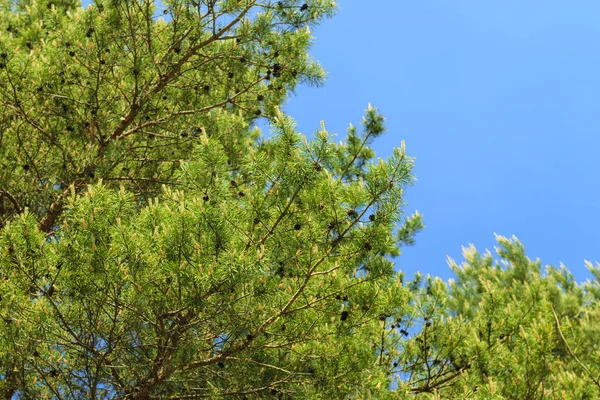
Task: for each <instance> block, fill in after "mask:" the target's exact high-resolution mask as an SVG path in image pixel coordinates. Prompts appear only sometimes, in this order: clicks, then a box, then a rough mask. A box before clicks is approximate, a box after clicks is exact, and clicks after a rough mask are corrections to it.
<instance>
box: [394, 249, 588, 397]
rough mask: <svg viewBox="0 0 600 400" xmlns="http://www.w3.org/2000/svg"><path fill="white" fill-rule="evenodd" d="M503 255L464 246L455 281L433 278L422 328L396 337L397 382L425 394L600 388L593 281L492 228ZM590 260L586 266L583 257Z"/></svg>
mask: <svg viewBox="0 0 600 400" xmlns="http://www.w3.org/2000/svg"><path fill="white" fill-rule="evenodd" d="M497 240H498V242H499V244H500V247H499V248H498V249H497V252H498V255H499V256H500V257H501V262H496V261H494V260H493V257H492V255H491V253H489V252H488V253H486V254H483V255H482V254H480V253H478V252H477V251H476V250H475V248H474V247H472V246H471V247H469V248H465V249H464V250H463V254H464V257H465V262H464V263H462V264H461V265H458V264H456V263H455V262H454V261H452V260H451V261H450V266H451V268H452V269H453V270H454V272H455V274H456V280H451V281H450V283H449V285H445V284H443V283H442V282H440V281H439V280H434V279H430V280H429V282H428V283H427V286H426V289H425V290H422V289H421V290H422V294H421V295H420V296H418V297H417V300H416V304H415V305H416V307H415V309H416V310H419V312H418V313H417V314H416V317H417V318H416V320H417V322H418V323H420V324H421V327H420V329H419V331H418V332H417V333H416V334H415V335H413V336H412V337H410V338H407V339H406V340H404V341H403V342H402V343H400V344H399V352H398V359H399V360H398V361H397V363H398V365H399V368H398V370H397V372H398V375H397V379H398V380H397V385H398V387H399V390H400V391H403V392H404V393H412V394H416V395H420V396H423V397H426V398H449V399H450V398H451V399H454V398H468V399H495V398H498V399H504V398H510V399H521V398H526V399H536V398H544V399H546V398H549V399H564V398H570V399H571V398H572V399H592V398H597V397H598V396H599V395H600V390H599V389H600V385H599V384H598V378H597V377H598V376H599V374H600V364H599V363H598V361H599V359H598V356H599V355H600V351H599V349H598V345H597V341H596V339H595V338H597V337H598V335H599V334H600V331H599V328H598V327H599V326H600V324H599V322H600V320H599V319H598V318H599V314H598V300H597V297H596V296H595V294H594V288H595V287H597V285H598V283H597V281H594V282H588V283H586V284H583V285H578V284H577V283H575V281H574V280H573V277H572V275H571V274H570V273H569V272H568V271H567V270H566V269H565V268H564V267H563V268H561V269H556V268H554V267H551V266H549V267H547V268H546V271H545V272H543V271H542V268H541V262H540V261H539V260H537V261H532V260H530V259H528V258H527V257H526V256H525V252H524V248H523V246H522V245H521V243H520V242H518V241H517V240H516V238H513V239H512V240H509V239H507V238H504V237H497ZM590 267H591V265H590Z"/></svg>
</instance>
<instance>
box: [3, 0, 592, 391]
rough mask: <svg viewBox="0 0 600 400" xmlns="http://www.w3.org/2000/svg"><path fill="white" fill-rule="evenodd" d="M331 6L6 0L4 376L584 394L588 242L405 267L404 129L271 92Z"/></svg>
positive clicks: (372, 113)
mask: <svg viewBox="0 0 600 400" xmlns="http://www.w3.org/2000/svg"><path fill="white" fill-rule="evenodd" d="M335 8H336V6H335V3H334V2H332V1H329V0H311V1H308V2H307V3H303V2H297V1H292V0H284V1H264V2H258V1H255V0H222V1H221V0H219V1H212V0H211V1H195V0H169V1H163V2H162V3H161V4H160V5H159V4H157V3H154V2H152V1H150V0H122V1H114V0H96V1H95V2H94V3H93V4H92V5H91V6H89V7H87V8H86V9H83V8H80V7H78V2H76V1H73V0H0V31H1V32H2V33H1V34H0V394H1V395H2V397H3V398H23V399H26V398H36V399H37V398H39V399H50V398H56V399H79V398H90V399H112V398H127V399H155V398H196V397H208V398H215V399H219V398H244V399H245V398H280V399H292V398H294V399H295V398H308V399H331V398H356V399H369V398H372V399H386V398H390V399H397V398H410V397H424V398H450V399H455V398H472V399H493V398H514V399H521V398H524V399H535V398H557V399H558V398H561V399H562V398H578V399H585V398H588V399H592V398H598V397H600V391H599V388H600V383H599V382H598V379H599V378H598V376H599V374H600V370H599V369H600V367H599V366H600V351H599V349H598V345H597V337H599V336H600V332H599V329H600V328H598V327H599V326H600V324H599V322H600V321H599V318H600V312H599V308H598V302H599V299H600V286H599V285H600V284H599V282H600V266H596V267H594V266H592V265H591V264H589V265H588V267H589V269H590V271H591V273H592V274H593V276H594V278H595V279H594V280H592V281H589V282H586V283H585V284H578V283H576V282H575V281H574V279H573V276H572V275H571V274H570V273H569V272H568V270H567V269H566V268H564V267H563V266H561V268H553V267H547V268H546V269H545V271H543V270H542V267H541V263H540V262H539V261H535V262H534V261H531V260H529V259H528V258H527V257H526V256H525V253H524V249H523V246H522V245H521V244H520V243H519V242H518V241H516V240H509V239H506V238H501V237H499V238H498V241H499V243H500V245H501V247H500V249H499V250H498V255H499V256H500V258H501V262H497V261H494V259H493V257H492V256H491V254H490V253H486V254H483V255H482V254H479V253H478V252H477V251H476V250H475V249H474V248H472V247H471V248H468V249H465V251H464V255H465V259H466V261H465V262H464V263H463V264H461V265H460V266H459V265H457V264H456V263H454V262H451V267H452V268H453V269H454V271H455V273H456V279H455V280H453V281H451V282H449V283H446V282H443V281H442V280H440V279H438V278H434V277H430V276H428V277H425V278H424V277H423V276H422V275H420V274H417V275H416V276H415V278H414V279H413V280H412V281H410V282H404V276H403V274H402V272H398V271H395V270H394V263H393V261H392V260H393V258H394V257H397V256H399V255H400V246H402V245H412V244H413V243H414V236H415V234H416V233H417V232H418V231H420V230H421V229H422V228H423V223H422V220H421V216H420V214H418V213H415V214H414V215H412V216H407V215H404V213H403V204H404V203H403V190H404V189H405V188H406V187H407V186H408V185H410V184H411V183H412V182H413V180H414V178H413V177H412V172H411V171H412V167H413V159H412V158H410V157H408V156H407V155H406V152H405V148H404V143H403V142H402V143H400V145H401V146H400V148H398V149H395V150H394V152H393V155H392V156H391V157H390V158H389V159H387V160H381V159H375V153H374V151H373V149H372V148H371V147H370V146H371V145H372V143H373V141H374V140H375V139H376V138H377V137H379V136H380V135H382V134H383V133H384V132H385V127H384V118H383V116H381V114H379V113H378V111H377V110H376V109H375V108H373V107H372V106H370V105H369V106H368V108H367V110H366V112H365V116H364V118H363V120H362V122H361V126H360V129H359V128H357V127H355V126H353V125H351V126H350V128H349V129H348V133H347V135H346V137H345V138H344V140H343V141H342V142H336V141H335V140H334V135H333V134H331V133H329V132H327V131H326V129H325V127H324V125H323V124H322V126H321V129H320V130H318V131H317V132H316V134H315V137H314V138H313V139H312V140H307V138H305V137H304V136H303V135H301V134H300V133H299V132H298V131H297V129H296V126H295V123H294V121H293V120H292V119H291V118H290V117H289V116H287V115H285V114H284V113H282V112H281V110H280V106H281V105H282V104H283V103H284V102H285V100H286V98H287V96H288V94H289V93H290V92H292V91H293V90H294V89H295V88H296V86H297V85H298V84H312V85H320V84H321V83H322V81H323V77H324V72H323V70H322V69H321V67H320V66H319V65H318V63H317V62H316V61H314V60H312V59H311V58H310V57H309V56H308V48H309V46H310V44H311V40H312V37H311V35H310V27H311V26H314V25H316V24H318V23H320V22H321V21H322V20H323V19H325V18H327V17H329V16H331V15H332V14H333V13H334V11H335ZM258 118H261V119H263V120H264V121H266V122H268V123H269V124H270V130H271V133H272V134H271V135H267V136H263V133H262V132H261V130H260V129H259V128H257V127H256V125H255V122H256V121H257V119H258Z"/></svg>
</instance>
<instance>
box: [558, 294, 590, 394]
mask: <svg viewBox="0 0 600 400" xmlns="http://www.w3.org/2000/svg"><path fill="white" fill-rule="evenodd" d="M552 314H554V320H555V321H556V329H558V334H559V335H560V337H561V339H562V341H563V342H564V343H565V346H567V350H569V354H571V357H573V358H574V359H575V361H577V363H578V364H579V365H580V366H581V368H583V370H584V371H585V372H586V374H587V375H588V377H589V378H590V379H591V380H592V382H594V384H595V385H596V386H598V388H600V382H599V381H598V379H596V378H594V376H593V375H592V373H591V371H590V370H589V369H588V368H587V367H586V366H585V364H584V363H582V362H581V360H580V359H579V358H578V357H577V356H576V355H575V353H574V352H573V350H572V349H571V346H569V342H567V339H565V335H563V333H562V329H561V328H560V321H559V320H558V315H556V310H554V306H553V307H552Z"/></svg>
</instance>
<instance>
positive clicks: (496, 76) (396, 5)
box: [286, 0, 600, 281]
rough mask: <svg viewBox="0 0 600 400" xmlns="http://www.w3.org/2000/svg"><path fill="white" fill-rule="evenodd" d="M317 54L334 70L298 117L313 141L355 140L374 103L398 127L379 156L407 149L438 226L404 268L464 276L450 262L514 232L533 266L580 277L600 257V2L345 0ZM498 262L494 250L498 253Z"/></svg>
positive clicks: (422, 198)
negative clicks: (324, 137) (350, 129)
mask: <svg viewBox="0 0 600 400" xmlns="http://www.w3.org/2000/svg"><path fill="white" fill-rule="evenodd" d="M338 3H340V7H341V10H340V13H339V14H338V15H337V16H336V17H334V18H333V19H331V20H329V21H326V22H325V23H324V24H323V25H322V26H320V27H318V28H317V29H316V30H315V31H314V34H315V36H316V41H315V45H314V47H313V50H312V54H313V55H314V57H315V58H317V59H318V60H319V61H320V62H321V63H322V64H323V66H324V67H325V68H326V69H327V71H328V73H329V79H328V81H327V83H326V84H325V86H324V87H321V88H307V87H302V88H299V90H298V91H297V96H296V97H293V98H292V99H290V101H289V104H288V105H287V107H286V110H287V111H288V112H289V113H290V114H291V115H292V116H294V117H295V118H296V119H297V121H298V124H299V127H300V129H301V131H302V132H304V133H306V134H312V133H313V132H314V130H315V129H317V128H318V126H319V121H320V120H325V122H326V127H327V128H328V130H329V131H332V132H337V133H338V134H339V135H340V138H341V137H342V136H343V135H344V133H345V129H346V127H347V126H348V124H349V123H351V122H352V123H357V122H359V121H360V118H361V116H362V115H363V111H364V109H365V108H366V106H367V103H368V102H371V103H372V104H373V105H374V106H376V107H378V108H379V109H380V110H381V111H382V112H383V113H384V115H385V116H386V118H387V127H388V133H387V134H386V135H385V136H384V137H382V138H381V139H379V140H378V141H377V142H376V143H375V145H374V148H375V150H376V151H377V154H378V155H380V156H389V155H390V154H391V148H392V147H394V146H398V145H399V144H400V141H401V140H402V139H404V140H405V141H406V148H407V153H408V154H409V155H412V156H414V157H416V168H415V170H414V172H415V175H416V177H417V179H418V181H417V183H416V184H415V185H414V186H413V187H411V188H410V189H409V190H408V191H407V193H406V201H407V211H409V212H411V211H414V210H415V209H416V210H419V212H420V213H421V214H422V215H423V218H424V222H425V224H426V228H425V230H424V231H422V232H421V233H420V234H419V235H418V236H417V243H416V245H415V246H414V247H410V248H405V249H404V251H403V256H402V257H400V258H399V259H397V266H398V268H400V269H402V270H404V271H406V272H407V273H408V274H409V276H411V275H412V273H413V272H414V271H416V270H420V271H421V272H424V273H429V274H433V275H439V276H442V277H444V278H449V277H451V276H452V274H451V271H450V269H449V268H448V266H447V263H446V255H449V256H451V257H452V258H454V259H455V260H456V261H462V256H461V246H464V245H468V244H469V243H473V244H475V246H476V247H477V248H478V249H479V250H481V251H483V250H485V249H486V248H489V249H490V250H493V247H494V246H495V245H496V242H495V240H494V235H493V233H494V232H496V233H498V234H501V235H504V236H511V235H513V234H514V235H516V236H517V237H518V238H519V239H520V240H521V241H522V243H523V244H524V246H525V248H526V250H527V254H528V256H529V257H530V258H532V259H535V258H538V257H539V258H540V259H541V260H542V262H543V264H552V265H557V266H558V264H559V263H560V262H563V263H564V264H565V265H566V266H567V267H568V268H569V269H570V270H571V271H572V272H573V273H574V274H575V277H576V278H577V279H578V280H580V281H581V280H584V279H587V278H588V277H590V274H589V273H588V272H587V269H586V268H585V266H584V260H590V261H592V262H594V263H595V262H596V261H600V249H599V247H598V243H599V242H600V231H599V230H598V228H597V227H598V221H599V220H600V205H599V202H598V197H599V195H600V180H599V179H598V176H597V175H598V168H597V167H596V163H597V158H598V153H599V151H600V136H599V130H600V129H599V128H600V112H599V111H600V110H599V107H600V101H599V100H600V99H599V96H600V23H598V21H599V18H600V2H598V1H591V0H579V1H576V2H565V1H555V0H543V1H542V0H527V1H523V0H502V1H485V2H484V1H479V0H453V1H447V0H420V1H401V0H388V1H384V0H380V1H369V2H368V5H367V2H362V1H361V2H359V1H351V0H345V1H344V0H341V1H338ZM494 254H495V253H494Z"/></svg>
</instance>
